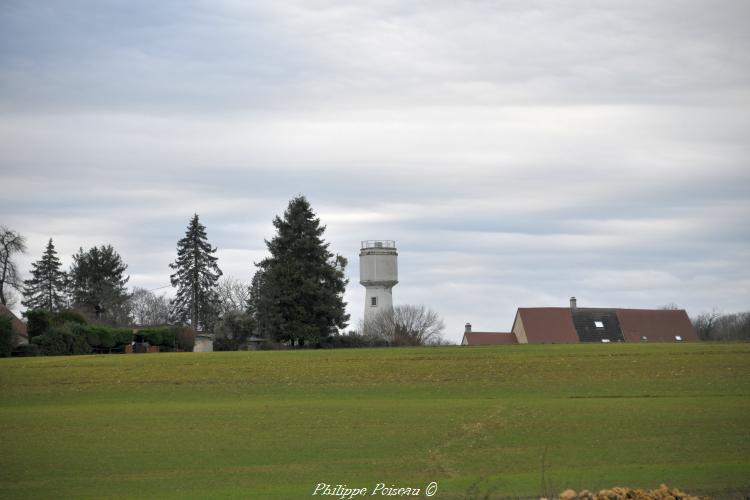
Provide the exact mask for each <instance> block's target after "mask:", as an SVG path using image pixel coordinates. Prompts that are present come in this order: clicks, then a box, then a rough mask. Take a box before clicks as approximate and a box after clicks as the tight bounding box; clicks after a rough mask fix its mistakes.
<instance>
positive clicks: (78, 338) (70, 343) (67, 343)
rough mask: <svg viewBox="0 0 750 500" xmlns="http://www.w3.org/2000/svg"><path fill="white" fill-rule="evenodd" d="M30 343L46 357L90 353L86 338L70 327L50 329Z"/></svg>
mask: <svg viewBox="0 0 750 500" xmlns="http://www.w3.org/2000/svg"><path fill="white" fill-rule="evenodd" d="M31 342H32V343H33V344H35V345H37V346H39V350H40V351H41V353H42V354H44V355H46V356H62V355H66V354H88V353H90V352H91V346H90V345H89V344H88V342H86V336H85V335H84V334H83V333H82V332H80V331H73V329H72V328H71V327H70V325H63V326H55V327H52V328H50V329H48V330H47V333H44V334H42V335H37V336H36V337H34V338H33V339H32V340H31Z"/></svg>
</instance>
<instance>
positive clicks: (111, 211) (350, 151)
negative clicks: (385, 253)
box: [0, 0, 750, 341]
mask: <svg viewBox="0 0 750 500" xmlns="http://www.w3.org/2000/svg"><path fill="white" fill-rule="evenodd" d="M748 20H750V2H747V1H745V0H737V1H713V2H705V1H677V0H675V1H665V2H654V1H652V0H646V1H637V0H635V1H634V0H623V1H615V0H607V1H596V2H591V1H588V0H586V1H584V0H581V1H568V2H552V1H544V2H541V1H540V2H535V1H531V0H518V1H505V2H501V1H481V0H476V1H463V2H461V1H455V0H451V1H431V2H402V1H396V0H393V1H368V2H351V1H328V0H300V1H289V2H287V1H279V0H272V1H256V2H246V1H239V0H221V1H217V0H210V1H205V2H201V1H196V2H184V1H179V2H178V1H169V0H161V1H159V2H153V1H143V2H139V1H134V0H128V1H111V2H102V1H90V2H81V1H67V2H54V1H48V2H44V1H38V2H28V1H18V2H16V1H13V0H4V1H3V2H2V3H1V4H0V186H1V188H0V224H3V225H6V226H9V227H11V228H14V229H16V230H18V231H20V232H22V233H23V234H24V235H25V236H26V237H27V238H28V246H29V252H28V254H26V255H24V256H22V257H21V258H20V259H19V264H20V265H21V268H22V269H24V270H28V268H29V265H30V263H31V262H32V261H33V260H36V259H38V258H39V256H40V255H41V252H42V250H43V247H44V245H45V242H46V241H47V239H48V238H50V237H52V238H54V241H55V244H56V246H57V248H58V250H59V252H60V255H61V257H62V259H63V261H64V263H65V264H66V266H67V265H68V264H69V263H70V260H71V259H70V257H71V255H72V253H73V252H74V251H75V250H76V249H78V247H81V246H82V247H84V248H88V247H91V246H93V245H99V244H104V243H111V244H113V245H114V246H115V248H116V249H117V250H118V251H119V252H120V254H121V255H122V256H123V258H124V260H125V261H126V263H127V264H128V265H129V272H130V276H131V280H130V283H131V284H132V285H136V286H144V287H147V288H156V287H160V286H164V285H166V284H168V283H169V268H168V264H169V263H170V262H171V261H173V260H174V257H175V244H176V242H177V240H178V239H179V238H180V237H182V235H183V234H184V230H185V227H186V225H187V222H188V219H189V218H190V216H191V215H192V214H193V213H194V212H197V213H198V214H200V216H201V219H202V221H203V222H204V224H205V225H206V226H207V229H208V235H209V239H210V241H211V242H212V243H213V244H214V245H216V246H218V247H219V252H218V254H219V258H220V260H219V264H220V266H221V267H222V269H223V270H224V272H225V274H227V275H231V276H233V277H235V278H237V279H241V280H246V281H249V279H250V278H251V276H252V273H253V272H254V269H253V264H252V263H253V261H257V260H259V259H260V258H262V257H263V255H264V253H265V245H264V238H266V239H268V238H271V237H272V235H273V226H272V224H271V220H272V219H273V217H274V216H275V215H276V214H279V213H282V212H283V210H284V208H285V206H286V204H287V202H288V200H289V199H290V198H292V197H294V196H296V195H298V194H300V193H301V194H304V195H306V196H307V197H308V199H309V200H310V202H311V203H312V205H313V207H314V208H315V210H316V211H317V213H318V214H319V216H320V218H321V220H322V222H323V223H324V224H326V225H327V228H328V229H327V232H326V237H327V240H328V241H329V242H330V244H331V250H332V251H334V252H337V253H341V254H343V255H345V256H347V257H348V258H349V260H350V268H349V270H348V274H349V276H350V280H351V281H350V284H349V287H348V290H347V294H346V299H347V301H348V302H349V311H350V313H351V314H352V323H353V324H356V322H357V320H358V319H359V318H361V316H362V310H363V306H364V289H363V288H362V287H361V286H360V285H359V284H358V257H357V256H358V250H359V242H360V240H365V239H378V238H380V239H393V240H396V242H397V246H398V249H399V266H400V283H399V284H398V286H397V287H396V288H395V289H394V301H395V302H396V303H424V304H426V305H428V306H430V307H432V308H434V309H436V310H437V311H438V312H439V313H440V314H441V315H442V316H443V317H444V319H445V321H446V324H447V337H448V338H449V339H451V340H455V341H458V340H460V338H461V333H462V331H463V323H464V322H466V321H471V322H472V323H473V325H474V329H475V330H495V331H507V330H508V329H510V327H511V323H512V320H513V314H514V311H515V309H516V308H517V307H519V306H526V307H530V306H565V305H566V304H567V300H568V297H569V296H570V295H576V296H577V297H578V299H579V305H582V306H620V307H658V306H660V305H663V304H666V303H676V304H678V305H680V306H681V307H684V308H686V309H687V310H688V312H689V313H690V314H697V313H700V312H702V311H708V310H711V309H713V308H717V309H719V310H721V311H725V312H730V311H737V310H747V309H750V265H749V264H750V245H749V244H750V224H749V223H748V220H749V219H750V160H749V158H750V155H749V153H750V36H749V34H750V29H749V28H748Z"/></svg>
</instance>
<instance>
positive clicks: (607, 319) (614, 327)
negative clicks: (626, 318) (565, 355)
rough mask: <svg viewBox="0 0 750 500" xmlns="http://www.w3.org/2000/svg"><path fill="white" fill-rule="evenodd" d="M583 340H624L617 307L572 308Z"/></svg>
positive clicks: (577, 330) (579, 336) (576, 326)
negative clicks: (616, 310)
mask: <svg viewBox="0 0 750 500" xmlns="http://www.w3.org/2000/svg"><path fill="white" fill-rule="evenodd" d="M570 313H571V315H572V316H573V324H574V325H575V328H576V332H577V333H578V340H580V341H581V342H602V341H609V342H622V341H623V340H625V339H623V337H622V331H620V322H619V320H618V319H617V313H616V312H615V309H604V308H598V307H577V308H575V309H571V310H570Z"/></svg>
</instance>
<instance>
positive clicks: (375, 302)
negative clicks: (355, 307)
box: [370, 297, 378, 307]
mask: <svg viewBox="0 0 750 500" xmlns="http://www.w3.org/2000/svg"><path fill="white" fill-rule="evenodd" d="M370 305H371V306H372V307H377V305H378V298H377V297H371V298H370Z"/></svg>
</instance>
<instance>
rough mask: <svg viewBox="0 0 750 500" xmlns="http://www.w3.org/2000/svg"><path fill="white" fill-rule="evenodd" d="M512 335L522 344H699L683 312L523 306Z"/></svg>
mask: <svg viewBox="0 0 750 500" xmlns="http://www.w3.org/2000/svg"><path fill="white" fill-rule="evenodd" d="M511 332H512V333H513V334H514V335H515V337H516V339H517V341H518V343H519V344H557V343H575V342H604V343H607V342H688V341H697V340H698V334H697V333H696V332H695V329H694V328H693V325H692V323H691V322H690V318H688V315H687V313H686V312H685V310H684V309H676V310H665V309H619V308H594V307H585V308H584V307H578V304H577V301H576V298H575V297H571V298H570V307H520V308H518V311H517V312H516V317H515V320H514V321H513V328H512V329H511Z"/></svg>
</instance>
